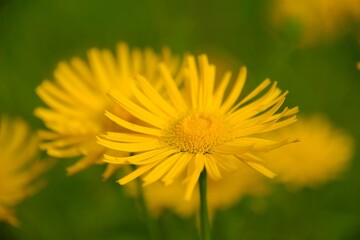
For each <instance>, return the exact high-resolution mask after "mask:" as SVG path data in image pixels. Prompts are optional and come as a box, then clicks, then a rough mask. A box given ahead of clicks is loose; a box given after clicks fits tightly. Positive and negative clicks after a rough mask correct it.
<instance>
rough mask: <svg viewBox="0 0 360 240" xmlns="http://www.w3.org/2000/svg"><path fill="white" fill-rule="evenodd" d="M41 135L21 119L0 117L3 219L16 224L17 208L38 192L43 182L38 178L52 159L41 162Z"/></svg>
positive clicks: (1, 210) (0, 219)
mask: <svg viewBox="0 0 360 240" xmlns="http://www.w3.org/2000/svg"><path fill="white" fill-rule="evenodd" d="M37 153H38V138H37V137H36V136H35V135H32V134H31V133H30V130H29V127H28V125H27V124H26V123H25V122H24V121H23V120H21V119H10V118H8V117H5V116H3V117H2V118H1V119H0V154H1V155H0V221H6V222H8V223H10V224H12V225H14V226H17V225H18V220H17V219H16V217H15V215H14V207H15V206H16V205H17V204H18V203H20V202H21V201H23V200H24V199H25V198H26V197H28V196H30V195H32V194H34V193H35V192H36V191H37V190H38V189H39V188H40V187H41V186H43V182H39V181H37V182H34V180H35V179H36V178H37V177H38V176H39V175H40V174H42V173H43V172H44V171H45V170H46V169H48V167H49V164H50V163H51V162H49V161H38V160H37Z"/></svg>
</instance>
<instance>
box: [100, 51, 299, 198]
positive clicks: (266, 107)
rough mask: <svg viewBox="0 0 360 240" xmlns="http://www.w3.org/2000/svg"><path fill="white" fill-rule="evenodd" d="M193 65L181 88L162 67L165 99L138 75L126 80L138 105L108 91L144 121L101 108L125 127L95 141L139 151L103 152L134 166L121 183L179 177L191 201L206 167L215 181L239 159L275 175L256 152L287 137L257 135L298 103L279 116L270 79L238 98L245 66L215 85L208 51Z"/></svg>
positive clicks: (289, 118) (289, 116)
mask: <svg viewBox="0 0 360 240" xmlns="http://www.w3.org/2000/svg"><path fill="white" fill-rule="evenodd" d="M198 64H199V66H197V65H196V61H195V58H194V56H188V57H187V58H186V66H185V67H184V68H183V71H182V73H181V76H182V77H183V83H184V84H183V85H184V89H182V90H180V89H179V88H178V86H177V85H176V81H175V80H174V79H173V77H172V74H171V72H170V71H169V69H168V68H167V67H166V65H165V64H163V63H162V64H160V65H159V71H160V74H161V76H162V78H160V79H161V80H162V81H163V84H164V86H165V90H166V91H165V93H164V94H163V95H164V96H165V94H166V98H164V97H163V96H162V95H160V94H159V93H158V91H156V89H154V88H153V87H152V86H151V85H150V84H149V82H148V81H147V80H146V79H145V78H144V77H141V76H138V77H137V78H136V80H137V81H134V82H133V83H131V84H130V87H131V89H132V92H134V95H135V98H136V99H137V102H134V101H132V100H131V99H129V98H128V97H127V96H126V95H124V94H123V93H122V92H121V91H119V90H116V89H113V90H111V91H110V93H109V96H110V98H111V99H112V100H113V101H114V102H116V103H117V104H118V105H119V106H120V107H122V108H124V109H126V110H127V111H128V112H129V113H130V114H132V115H133V116H135V117H136V118H139V119H140V120H142V121H143V123H141V122H140V123H138V124H132V123H129V122H128V121H127V120H126V119H124V118H121V117H119V116H116V114H113V113H111V112H109V111H108V112H106V116H108V117H109V118H110V119H111V120H112V121H114V122H115V123H117V124H118V125H119V126H121V127H124V128H126V129H128V130H129V132H124V131H117V132H108V133H106V134H104V135H102V136H101V137H100V138H99V143H100V144H101V145H103V146H105V147H107V148H109V149H112V150H121V151H128V152H133V153H135V154H136V155H134V156H129V157H117V156H112V155H109V154H105V155H104V160H105V161H107V162H109V163H115V164H133V165H136V166H138V168H137V169H136V170H135V171H133V172H132V173H130V174H128V175H127V176H125V177H123V178H122V179H120V180H119V181H118V182H119V183H120V184H126V183H128V182H130V181H132V180H133V179H135V178H137V177H139V176H142V177H143V178H142V179H143V181H144V185H149V184H151V183H154V182H156V181H158V180H161V181H163V182H164V183H165V184H166V185H169V184H171V183H173V182H174V181H175V180H176V179H183V180H184V182H185V185H186V191H185V199H186V200H190V198H191V195H192V192H193V189H194V187H195V186H196V184H197V182H198V178H199V175H200V173H201V172H202V171H203V170H204V169H206V171H207V173H208V175H209V177H210V178H211V179H213V180H215V181H217V180H220V179H221V178H222V175H223V173H224V172H232V171H234V170H236V169H237V168H238V167H237V166H238V164H237V163H238V161H239V160H240V161H242V162H243V163H245V164H247V165H248V166H250V167H252V168H254V169H255V170H257V171H259V172H260V173H262V174H264V175H265V176H268V177H271V178H272V177H274V173H272V172H271V171H270V170H268V169H267V168H265V167H264V166H263V165H262V160H261V159H259V158H257V157H256V156H255V155H254V154H256V153H257V152H263V151H268V150H270V149H273V148H277V147H279V146H281V145H284V144H286V143H289V142H292V140H289V139H288V138H285V139H282V140H280V141H273V140H269V139H263V138H259V137H257V136H256V134H259V133H263V132H269V131H273V130H275V129H278V128H281V127H284V126H286V125H288V124H290V123H293V122H294V121H296V116H295V114H296V113H297V112H298V109H297V108H292V109H288V108H285V109H284V110H283V111H281V112H279V113H277V112H278V110H279V109H280V107H281V105H282V104H283V102H284V101H285V95H286V94H287V92H284V93H282V92H281V90H280V89H279V88H277V83H276V82H275V83H273V84H272V85H271V87H270V88H269V89H268V90H267V92H265V93H264V94H263V95H262V96H259V94H260V93H261V92H263V91H264V90H265V89H266V88H267V87H268V86H269V85H270V84H271V82H270V80H268V79H266V80H265V81H264V82H262V83H261V84H260V85H259V86H258V87H257V88H256V89H255V90H253V91H252V92H251V93H249V94H248V95H247V96H246V97H244V98H243V99H242V100H241V101H240V102H237V100H238V98H239V96H240V93H241V92H242V89H243V86H244V83H245V79H246V68H245V67H243V68H241V70H240V72H239V75H238V77H237V79H236V81H235V83H234V85H233V86H232V87H231V88H229V86H228V85H229V82H230V80H231V73H230V72H227V73H225V75H224V77H223V79H222V80H221V82H220V83H219V84H218V86H217V87H215V86H214V85H215V84H214V82H215V66H214V65H211V64H209V63H208V59H207V56H206V55H201V56H200V57H199V61H198ZM227 88H228V90H229V92H228V93H226V90H227ZM225 93H226V94H225ZM225 96H227V97H225Z"/></svg>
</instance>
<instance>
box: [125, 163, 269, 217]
mask: <svg viewBox="0 0 360 240" xmlns="http://www.w3.org/2000/svg"><path fill="white" fill-rule="evenodd" d="M127 186H129V187H127V188H126V190H127V192H128V193H129V194H130V195H132V196H136V194H137V191H136V188H135V186H133V185H131V184H128V185H127ZM143 191H144V196H145V199H146V201H147V205H148V208H149V210H150V213H151V214H152V215H153V216H155V217H158V216H159V215H160V214H161V213H162V212H163V211H164V210H166V209H169V210H172V211H173V212H175V213H176V214H178V215H179V216H182V217H189V216H191V215H196V214H198V210H199V207H200V206H199V204H200V201H199V193H198V191H195V192H194V194H193V196H192V198H191V200H190V201H186V200H184V198H183V195H184V188H183V185H182V183H181V181H179V180H176V181H175V182H174V183H173V184H171V185H168V186H165V185H164V184H162V183H160V182H155V183H153V184H151V185H149V186H146V187H144V188H143ZM266 193H268V186H267V184H266V182H265V181H264V177H263V176H262V175H260V174H257V173H256V172H255V171H253V170H252V169H250V168H248V167H247V166H245V165H244V164H242V163H241V162H239V163H238V169H237V170H235V171H234V172H231V173H228V174H226V175H224V176H223V178H221V179H220V180H218V181H214V180H212V179H211V178H208V184H207V201H208V208H209V212H210V216H214V213H215V212H216V211H217V210H219V209H225V208H228V207H231V206H233V205H235V204H237V203H238V202H239V201H240V200H241V198H242V197H244V196H262V195H265V194H266Z"/></svg>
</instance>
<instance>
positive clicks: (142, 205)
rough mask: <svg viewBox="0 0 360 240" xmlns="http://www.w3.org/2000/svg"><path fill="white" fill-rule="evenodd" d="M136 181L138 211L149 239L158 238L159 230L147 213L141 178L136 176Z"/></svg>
mask: <svg viewBox="0 0 360 240" xmlns="http://www.w3.org/2000/svg"><path fill="white" fill-rule="evenodd" d="M133 168H134V169H136V168H135V166H133ZM136 183H137V192H138V202H139V207H140V213H141V214H142V217H143V219H144V221H145V223H146V227H147V229H148V232H149V235H150V239H152V240H158V239H160V237H159V232H158V231H157V228H156V224H155V222H154V220H153V218H152V217H151V216H150V214H149V210H148V207H147V204H146V200H145V196H144V191H143V186H142V184H141V179H140V178H138V179H137V180H136Z"/></svg>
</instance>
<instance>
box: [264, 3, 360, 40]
mask: <svg viewBox="0 0 360 240" xmlns="http://www.w3.org/2000/svg"><path fill="white" fill-rule="evenodd" d="M274 3H275V4H274V7H273V9H272V14H271V17H272V20H273V22H274V24H275V26H280V27H281V26H282V25H283V24H284V23H286V22H287V21H289V20H290V21H294V22H297V23H298V24H299V25H300V27H301V30H302V33H303V35H302V43H303V44H310V43H313V42H315V41H317V40H326V39H329V38H333V37H334V36H337V35H338V34H339V33H341V32H343V31H344V30H347V29H348V28H349V27H350V26H351V24H348V23H351V22H356V23H360V1H359V0H341V1H333V0H302V1H293V0H276V1H275V2H274Z"/></svg>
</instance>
